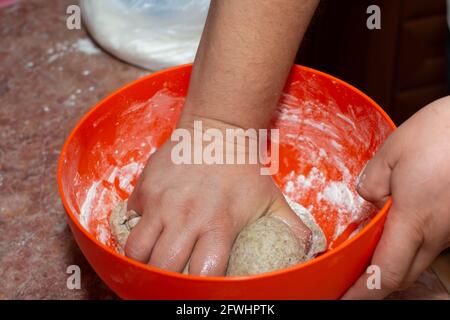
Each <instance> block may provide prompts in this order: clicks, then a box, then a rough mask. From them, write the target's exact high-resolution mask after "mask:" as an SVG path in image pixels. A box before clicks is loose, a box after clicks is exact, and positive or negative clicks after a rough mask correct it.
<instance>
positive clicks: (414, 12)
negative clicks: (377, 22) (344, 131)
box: [296, 0, 449, 124]
mask: <svg viewBox="0 0 450 320" xmlns="http://www.w3.org/2000/svg"><path fill="white" fill-rule="evenodd" d="M372 4H376V5H378V6H379V7H380V9H381V29H380V30H369V29H368V28H367V27H366V21H367V18H368V17H369V14H367V13H366V10H367V7H368V6H369V5H372ZM447 37H448V28H447V21H446V1H445V0H371V1H366V0H338V1H336V0H322V1H321V4H320V5H319V8H318V10H317V11H316V15H315V17H314V19H313V21H312V23H311V25H310V27H309V30H308V32H307V34H306V35H305V39H304V41H303V43H302V46H301V48H300V50H299V53H298V56H297V60H296V62H297V63H299V64H303V65H306V66H310V67H313V68H316V69H319V70H321V71H325V72H327V73H330V74H332V75H334V76H336V77H338V78H340V79H343V80H345V81H347V82H348V83H350V84H352V85H354V86H356V87H357V88H359V89H361V90H362V91H364V92H365V93H366V94H367V95H369V96H370V97H371V98H373V99H374V100H375V101H376V102H377V103H378V104H380V105H381V106H382V107H383V108H384V109H385V110H386V111H387V112H388V114H389V115H390V116H391V117H392V119H393V120H394V121H395V123H396V124H400V123H402V122H403V121H405V120H406V119H407V118H408V117H410V116H411V115H412V114H414V113H415V112H416V111H417V110H419V109H420V108H421V107H423V106H425V105H426V104H427V103H429V102H431V101H433V100H435V99H438V98H440V97H442V96H445V95H447V94H448V91H449V90H448V85H447V62H446V42H447Z"/></svg>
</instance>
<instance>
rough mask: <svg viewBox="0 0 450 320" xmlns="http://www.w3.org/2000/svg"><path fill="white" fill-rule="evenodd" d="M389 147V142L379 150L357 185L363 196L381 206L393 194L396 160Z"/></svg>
mask: <svg viewBox="0 0 450 320" xmlns="http://www.w3.org/2000/svg"><path fill="white" fill-rule="evenodd" d="M389 149H390V148H389V144H385V145H383V146H382V147H381V148H380V150H378V152H377V153H376V154H375V156H374V157H373V158H372V160H370V161H369V162H368V163H367V164H366V166H365V168H364V169H363V171H362V173H361V174H360V176H359V179H358V184H357V187H356V190H357V191H358V193H359V195H360V196H361V197H363V198H364V199H366V200H367V201H370V202H372V203H373V204H375V205H376V206H377V207H379V208H381V207H383V205H384V204H385V203H386V201H387V200H388V198H389V196H390V195H391V188H390V178H391V173H392V169H393V167H394V164H395V161H394V159H391V154H390V150H389Z"/></svg>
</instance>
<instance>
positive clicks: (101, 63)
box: [0, 0, 450, 299]
mask: <svg viewBox="0 0 450 320" xmlns="http://www.w3.org/2000/svg"><path fill="white" fill-rule="evenodd" d="M72 3H73V1H70V0H51V1H48V0H46V1H45V0H29V1H18V2H17V3H16V4H14V5H11V6H7V7H3V8H0V33H1V35H0V70H1V73H0V279H1V281H0V299H114V298H116V296H115V295H114V293H113V292H111V291H110V290H109V289H108V288H107V287H106V286H105V285H104V284H103V283H102V281H101V280H100V279H99V278H98V277H97V275H96V274H95V273H94V271H93V270H92V269H91V267H90V266H89V264H88V263H87V261H86V260H85V258H84V257H83V255H82V254H81V252H80V250H79V249H78V247H77V245H76V243H75V242H74V240H73V238H72V235H71V232H70V230H69V228H68V226H67V223H66V216H65V213H64V209H63V207H62V204H61V201H60V199H59V195H58V191H57V185H56V177H55V172H56V162H57V159H58V156H59V152H60V149H61V147H62V145H63V142H64V140H65V138H66V137H67V135H68V133H69V131H70V130H71V129H72V128H73V127H74V125H75V124H76V122H77V121H78V120H79V119H80V117H81V116H82V115H83V114H84V113H85V112H86V111H87V110H89V108H90V107H91V106H92V105H94V104H95V103H96V102H98V101H99V100H100V99H101V98H103V97H105V96H106V95H108V94H109V93H111V92H112V91H113V90H114V89H116V88H119V87H121V86H122V85H124V84H126V83H128V82H130V81H132V80H135V79H137V78H139V77H142V76H144V75H146V74H148V72H147V71H144V70H142V69H139V68H136V67H133V66H130V65H128V64H125V63H123V62H120V61H118V60H116V59H114V58H112V57H111V56H110V55H108V54H106V53H104V52H101V51H99V50H95V47H93V46H95V45H94V44H93V43H92V42H91V41H90V40H89V37H88V36H87V34H86V31H85V30H84V28H82V30H68V29H67V28H66V24H65V18H66V13H65V12H66V8H67V6H68V5H69V4H72ZM92 49H93V50H92ZM74 264H75V265H78V266H80V268H81V279H82V280H81V289H80V290H69V289H67V286H66V281H67V276H68V275H67V274H66V268H67V267H68V266H69V265H74ZM449 266H450V262H449V261H448V259H447V260H446V261H444V262H441V269H442V270H445V269H447V270H448V269H450V267H449ZM446 274H447V278H446V279H447V281H448V271H447V273H446ZM444 278H445V276H444ZM447 285H448V282H447ZM392 298H438V299H439V298H447V299H448V298H449V294H448V291H446V289H445V287H444V285H443V284H442V283H441V282H440V281H439V279H438V278H437V277H436V275H435V273H434V272H433V271H427V272H425V273H424V274H423V275H422V277H421V278H420V279H419V281H418V282H417V283H416V284H415V285H414V286H413V287H412V288H411V289H410V290H407V291H405V292H401V293H397V294H395V295H393V296H392Z"/></svg>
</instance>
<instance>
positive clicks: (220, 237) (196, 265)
mask: <svg viewBox="0 0 450 320" xmlns="http://www.w3.org/2000/svg"><path fill="white" fill-rule="evenodd" d="M234 238H235V237H233V235H232V234H230V233H229V232H227V231H226V230H224V231H220V230H211V231H208V232H206V233H205V234H203V235H201V236H200V237H199V239H198V241H197V243H196V244H195V247H194V250H193V252H192V256H191V261H190V263H189V274H196V275H202V276H203V275H209V276H223V275H225V272H226V269H227V263H228V257H229V255H230V251H231V247H232V245H233V241H234Z"/></svg>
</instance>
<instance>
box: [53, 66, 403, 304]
mask: <svg viewBox="0 0 450 320" xmlns="http://www.w3.org/2000/svg"><path fill="white" fill-rule="evenodd" d="M190 73H191V66H190V65H185V66H179V67H175V68H171V69H168V70H164V71H161V72H157V73H154V74H151V75H149V76H147V77H145V78H142V79H139V80H137V81H135V82H133V83H131V84H130V85H127V86H125V87H124V88H122V89H119V90H118V91H116V92H114V93H113V94H112V95H110V96H109V97H107V98H106V99H104V100H103V101H101V102H100V103H99V104H97V105H96V106H95V107H94V108H93V109H92V110H91V111H90V112H89V113H88V114H86V115H85V116H84V117H83V118H82V119H81V121H80V122H79V123H78V125H77V126H76V127H75V129H74V130H73V131H72V133H71V134H70V136H69V138H68V139H67V141H66V143H65V145H64V147H63V149H62V152H61V156H60V159H59V164H58V186H59V192H60V195H61V198H62V201H63V204H64V207H65V209H66V212H67V215H68V217H69V225H70V228H71V230H72V233H73V235H74V237H75V239H76V241H77V243H78V245H79V247H80V248H81V250H82V252H83V254H84V255H85V256H86V258H87V260H88V261H89V263H90V264H91V265H92V267H93V268H94V270H95V271H96V272H97V274H98V275H99V276H100V278H101V279H102V280H103V281H104V282H105V283H106V284H107V285H108V286H109V287H110V288H111V289H112V290H113V291H114V292H115V293H117V294H118V295H119V296H120V297H121V298H126V299H336V298H339V297H340V296H341V295H342V294H343V293H344V292H345V291H346V290H347V289H348V288H349V287H350V286H351V285H352V283H354V281H355V280H356V279H357V278H358V276H359V275H360V274H361V273H362V272H363V271H364V269H365V267H366V266H367V264H368V262H369V261H370V258H371V256H372V254H373V251H374V249H375V246H376V244H377V242H378V240H379V238H380V235H381V232H382V229H383V224H384V221H385V218H386V215H387V212H388V209H389V206H390V201H389V202H388V203H387V204H386V205H385V206H384V208H382V209H381V210H380V211H379V212H376V210H375V209H374V208H373V207H372V208H371V207H370V206H368V207H367V204H365V205H366V209H367V208H369V209H368V210H369V211H370V210H372V213H371V214H369V215H366V217H365V218H364V219H362V218H361V217H359V218H358V219H357V220H356V221H355V220H352V215H351V214H349V212H347V211H345V210H346V209H345V207H342V206H341V207H339V205H337V206H333V205H330V204H329V202H326V201H325V200H324V199H323V197H319V196H318V194H319V193H320V192H322V191H323V188H324V186H323V184H321V183H320V181H319V180H320V179H325V180H326V181H329V180H332V181H337V182H339V181H343V180H344V179H347V180H346V181H347V183H348V184H349V185H350V188H351V190H352V192H354V191H355V190H354V187H353V185H354V183H355V181H356V179H357V176H358V174H359V172H360V171H361V169H362V168H363V167H364V165H365V163H366V162H367V161H368V160H369V159H370V157H371V156H372V155H373V154H374V152H375V151H376V149H377V148H378V147H379V146H380V144H381V143H382V142H383V141H384V140H385V139H386V137H387V136H388V135H389V134H390V133H391V132H392V131H393V130H394V128H395V126H394V124H393V122H392V121H391V120H390V119H389V117H388V116H387V115H386V113H385V112H384V111H383V110H382V109H381V108H380V107H379V106H378V105H377V104H376V103H375V102H374V101H372V100H371V99H370V98H368V97H367V96H366V95H364V94H363V93H361V92H360V91H359V90H357V89H355V88H354V87H352V86H350V85H348V84H347V83H345V82H343V81H341V80H339V79H336V78H334V77H332V76H329V75H327V74H325V73H322V72H319V71H316V70H312V69H309V68H305V67H301V66H294V67H293V68H292V71H291V74H290V76H289V79H288V81H287V83H286V87H285V90H284V92H285V94H284V96H283V98H282V103H281V104H280V105H281V107H280V110H281V111H280V110H279V111H278V113H277V116H275V118H274V120H273V122H272V125H273V126H274V127H278V128H280V171H279V173H278V174H277V175H276V176H274V179H275V181H276V182H277V183H278V184H279V185H280V187H281V188H282V189H283V190H285V191H286V192H287V193H290V194H289V196H290V197H291V198H294V200H297V201H298V202H299V203H302V204H303V205H304V206H305V207H306V206H309V208H310V209H311V212H312V213H313V215H314V217H315V218H316V221H317V222H318V223H319V224H320V225H321V227H322V229H323V230H324V232H325V234H326V237H327V240H328V246H329V249H328V251H327V252H325V253H323V254H322V255H320V256H319V257H316V258H315V259H313V260H311V261H309V262H307V263H304V264H301V265H297V266H294V267H291V268H289V269H285V270H280V271H276V272H270V273H267V274H262V275H257V276H249V277H199V276H186V275H182V274H178V273H173V272H168V271H165V270H161V269H158V268H155V267H152V266H149V265H144V264H141V263H138V262H136V261H133V260H131V259H129V258H127V257H124V256H122V255H120V254H118V253H117V252H116V251H115V250H114V246H115V244H114V241H113V240H112V239H111V237H110V234H109V233H108V232H109V231H108V228H107V218H108V214H109V212H110V211H111V207H112V205H113V204H114V203H115V202H116V201H118V200H120V199H126V198H127V197H128V195H129V194H130V192H131V190H132V188H133V186H134V185H135V183H136V178H137V176H138V174H139V172H140V171H141V170H142V168H143V166H144V164H145V162H146V160H147V158H148V156H149V155H150V154H151V153H152V152H153V151H154V150H155V148H157V147H158V146H159V145H161V144H162V143H163V142H164V141H165V140H166V139H167V138H168V137H169V136H170V133H171V131H172V129H173V127H174V125H175V123H176V121H177V118H178V116H179V114H180V111H181V109H182V105H183V99H184V96H185V95H186V91H187V88H188V84H189V78H190ZM282 109H284V111H282ZM333 159H334V160H333ZM336 159H337V160H336ZM336 161H341V162H336ZM342 164H343V165H344V167H345V168H344V167H343V166H342ZM117 168H119V169H117ZM343 168H344V169H343ZM319 171H320V172H322V174H321V175H319V176H318V177H319V178H320V179H319V180H317V179H316V180H317V181H319V182H317V181H316V180H314V179H313V178H314V177H312V174H313V173H317V172H319ZM292 172H295V175H296V177H299V176H300V177H301V179H297V182H299V183H300V182H302V181H303V183H305V181H309V182H307V185H309V186H310V188H309V189H305V188H302V186H301V183H300V184H298V185H296V186H294V187H295V188H293V186H292V183H291V185H290V186H288V184H289V182H288V180H289V175H292ZM291 178H292V177H291ZM316 178H317V176H316ZM308 179H309V180H308ZM325 180H323V181H325ZM308 183H309V184H308ZM355 199H356V198H355ZM324 201H325V202H324ZM350 204H354V201H353V202H350ZM347 209H348V208H347ZM348 210H350V209H348ZM86 212H91V218H86ZM343 217H344V218H343ZM358 228H360V230H358ZM88 229H89V231H88ZM358 231H359V232H358ZM352 233H353V235H354V236H353V237H350V238H349V236H350V235H351V234H352Z"/></svg>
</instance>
